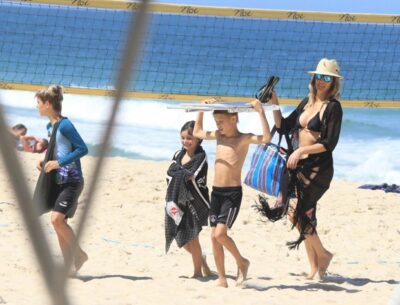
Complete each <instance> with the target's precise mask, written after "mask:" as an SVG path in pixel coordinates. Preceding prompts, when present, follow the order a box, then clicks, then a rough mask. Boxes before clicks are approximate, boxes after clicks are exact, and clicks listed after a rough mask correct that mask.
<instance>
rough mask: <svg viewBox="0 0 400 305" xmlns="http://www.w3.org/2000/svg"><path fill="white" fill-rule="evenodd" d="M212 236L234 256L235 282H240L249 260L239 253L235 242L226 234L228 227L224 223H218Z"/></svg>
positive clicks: (245, 275)
mask: <svg viewBox="0 0 400 305" xmlns="http://www.w3.org/2000/svg"><path fill="white" fill-rule="evenodd" d="M214 236H215V239H216V240H217V242H218V243H219V244H221V245H223V246H224V247H225V248H226V249H228V251H229V252H230V253H231V254H232V255H233V257H234V258H235V261H236V264H237V266H238V276H237V279H236V282H237V284H241V283H242V282H243V281H245V280H246V277H247V271H248V269H249V265H250V262H249V261H248V260H247V259H246V258H244V257H243V256H242V255H241V254H240V252H239V249H238V248H237V246H236V244H235V242H234V241H233V239H232V238H231V237H229V236H228V227H227V226H226V225H225V224H222V223H219V224H218V225H217V227H216V228H215V233H214Z"/></svg>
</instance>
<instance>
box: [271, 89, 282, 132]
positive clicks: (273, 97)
mask: <svg viewBox="0 0 400 305" xmlns="http://www.w3.org/2000/svg"><path fill="white" fill-rule="evenodd" d="M270 101H271V104H274V105H278V106H279V101H278V97H277V95H276V93H275V91H272V95H271V99H270ZM272 113H273V115H274V122H275V126H276V128H277V129H280V128H281V121H282V112H281V109H280V108H279V109H278V110H273V111H272Z"/></svg>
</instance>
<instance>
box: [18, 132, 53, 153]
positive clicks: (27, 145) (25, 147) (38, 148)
mask: <svg viewBox="0 0 400 305" xmlns="http://www.w3.org/2000/svg"><path fill="white" fill-rule="evenodd" d="M20 142H21V144H20V145H18V150H21V151H27V152H31V153H42V152H44V151H45V150H46V149H47V147H48V146H49V141H47V139H43V138H37V137H34V136H21V137H20Z"/></svg>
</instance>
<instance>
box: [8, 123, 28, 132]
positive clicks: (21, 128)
mask: <svg viewBox="0 0 400 305" xmlns="http://www.w3.org/2000/svg"><path fill="white" fill-rule="evenodd" d="M12 129H13V130H25V133H27V132H28V128H26V126H25V125H24V124H16V125H14V126H13V127H12Z"/></svg>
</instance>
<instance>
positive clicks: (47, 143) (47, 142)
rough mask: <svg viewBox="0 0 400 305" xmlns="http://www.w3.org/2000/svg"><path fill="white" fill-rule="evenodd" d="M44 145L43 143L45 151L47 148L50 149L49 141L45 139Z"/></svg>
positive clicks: (43, 140)
mask: <svg viewBox="0 0 400 305" xmlns="http://www.w3.org/2000/svg"><path fill="white" fill-rule="evenodd" d="M42 143H43V149H46V148H47V147H49V141H48V140H47V139H45V138H43V139H42Z"/></svg>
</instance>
